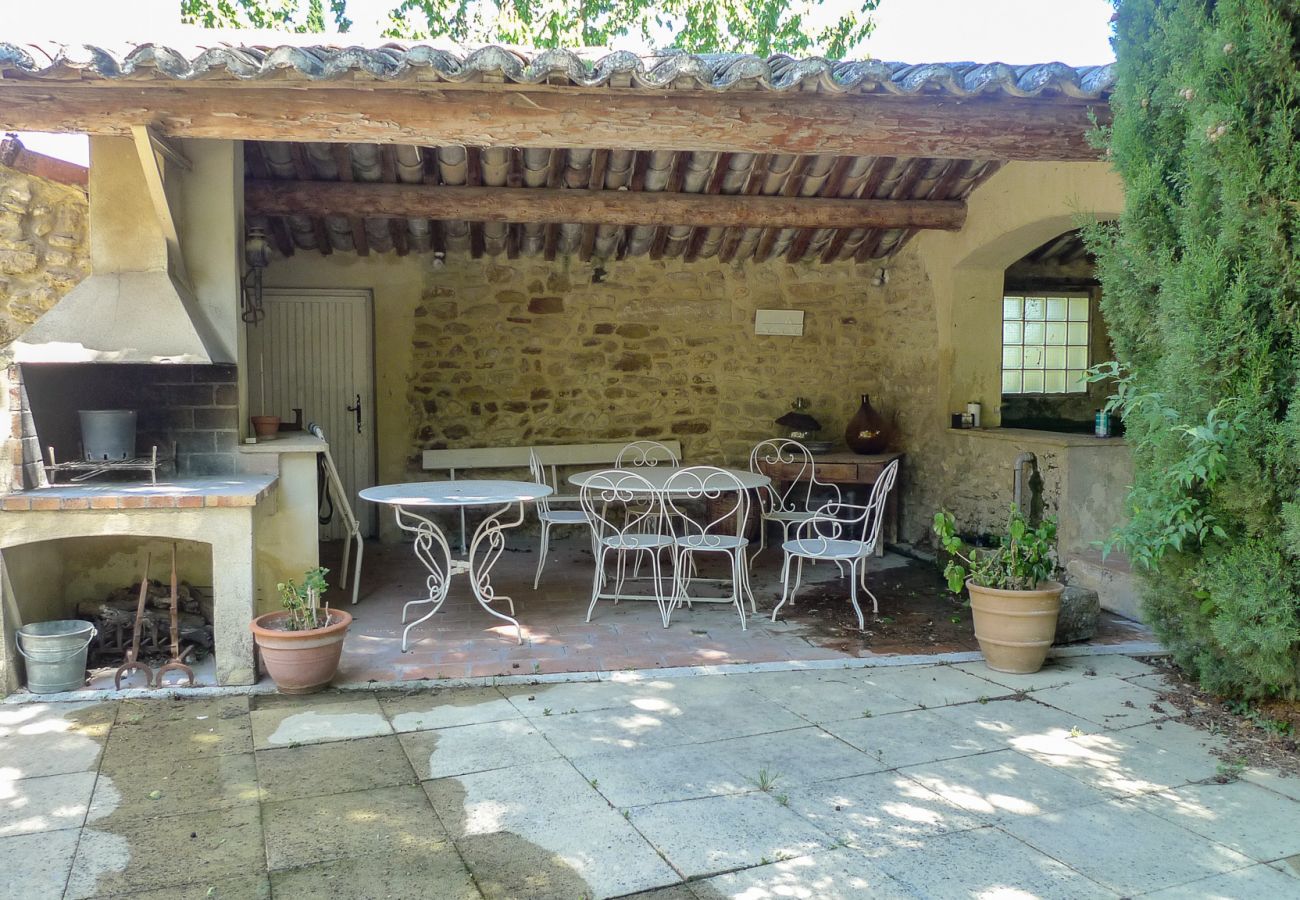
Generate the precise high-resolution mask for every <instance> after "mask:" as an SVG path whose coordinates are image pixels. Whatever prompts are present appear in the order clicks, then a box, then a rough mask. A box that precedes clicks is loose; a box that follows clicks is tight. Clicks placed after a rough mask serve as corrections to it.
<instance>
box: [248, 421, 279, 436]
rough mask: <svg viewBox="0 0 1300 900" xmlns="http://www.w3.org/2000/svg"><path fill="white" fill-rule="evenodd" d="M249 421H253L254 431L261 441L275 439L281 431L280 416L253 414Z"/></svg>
mask: <svg viewBox="0 0 1300 900" xmlns="http://www.w3.org/2000/svg"><path fill="white" fill-rule="evenodd" d="M249 421H251V422H252V423H253V433H254V434H256V435H257V439H258V440H260V441H269V440H273V439H274V438H276V437H277V436H278V435H279V433H280V417H279V416H252V417H251V418H250V420H249Z"/></svg>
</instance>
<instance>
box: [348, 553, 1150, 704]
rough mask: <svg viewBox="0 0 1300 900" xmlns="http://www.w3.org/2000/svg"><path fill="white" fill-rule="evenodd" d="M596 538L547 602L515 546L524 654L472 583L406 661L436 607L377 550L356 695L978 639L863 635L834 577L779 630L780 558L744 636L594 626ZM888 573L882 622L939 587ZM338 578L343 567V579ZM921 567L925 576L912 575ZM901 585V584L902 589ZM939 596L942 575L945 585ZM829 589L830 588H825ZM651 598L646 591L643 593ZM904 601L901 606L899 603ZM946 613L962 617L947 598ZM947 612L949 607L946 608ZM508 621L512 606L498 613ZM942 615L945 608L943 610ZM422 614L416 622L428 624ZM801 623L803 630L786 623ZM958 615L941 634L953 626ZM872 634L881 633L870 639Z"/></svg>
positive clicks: (1108, 619)
mask: <svg viewBox="0 0 1300 900" xmlns="http://www.w3.org/2000/svg"><path fill="white" fill-rule="evenodd" d="M585 544H586V538H585V537H581V536H578V537H573V538H569V539H563V538H562V539H560V540H559V541H557V542H556V543H555V545H554V548H553V558H552V559H551V560H550V561H548V563H547V567H546V575H545V577H544V579H543V582H542V585H541V588H540V590H538V591H534V590H533V587H532V579H533V569H534V566H535V565H536V556H535V555H533V539H532V538H530V537H528V536H522V537H520V538H518V539H517V543H516V544H514V545H512V546H515V547H517V549H521V550H526V551H527V552H510V553H506V554H505V555H504V556H503V557H502V558H501V560H500V562H499V563H498V565H497V567H496V569H495V570H494V571H493V584H494V586H495V587H496V589H497V590H498V591H499V592H500V593H501V594H505V595H509V596H511V597H513V598H514V601H515V613H516V617H517V618H518V619H519V621H520V623H521V625H522V628H523V635H524V643H523V644H519V643H518V642H517V640H516V637H517V635H516V632H515V629H514V626H512V625H510V624H509V623H508V622H503V621H502V620H500V619H497V618H495V617H493V616H492V615H491V614H489V613H488V612H486V611H485V610H484V609H483V608H482V607H480V606H479V604H478V603H477V602H476V601H475V600H474V598H473V596H472V595H471V594H470V592H469V588H468V585H467V582H466V580H465V579H463V578H458V579H456V580H455V581H454V582H453V584H452V589H451V593H450V595H449V596H448V598H447V600H446V602H445V603H444V604H443V606H442V608H441V609H440V610H439V611H438V612H437V613H436V614H435V615H434V616H433V617H432V618H430V619H429V620H428V621H427V622H424V623H421V624H420V625H418V626H417V627H415V628H414V629H412V630H411V634H410V640H411V644H410V650H409V652H407V653H402V652H401V650H400V642H401V634H402V629H403V627H404V626H403V625H402V624H401V622H400V617H401V609H402V605H403V604H404V603H405V602H407V601H409V600H412V599H415V598H417V597H420V596H422V592H423V589H424V588H423V582H424V575H423V569H421V567H420V566H419V564H418V563H417V562H416V560H415V558H414V556H413V554H412V553H411V549H410V546H409V545H406V544H402V545H393V546H388V545H378V544H376V545H373V546H371V547H367V548H366V557H365V567H364V570H363V573H362V588H361V597H362V599H361V602H360V603H359V604H358V605H357V606H355V607H350V609H351V611H352V612H353V614H354V616H355V622H354V624H353V627H352V632H351V636H350V637H349V640H348V642H347V643H346V644H345V645H344V658H343V663H342V666H341V678H342V680H345V681H350V682H367V681H372V680H373V681H393V680H404V679H424V678H466V677H483V676H493V675H531V674H535V673H536V674H549V673H552V672H594V671H621V670H627V669H641V668H662V667H678V666H696V665H726V664H732V663H765V662H784V661H790V660H800V661H807V660H835V659H855V658H859V657H863V656H879V655H896V654H908V655H911V654H927V653H940V652H949V651H963V650H973V649H975V648H976V644H975V641H974V635H973V634H972V633H970V631H969V627H970V625H969V617H966V619H965V621H966V624H965V625H964V626H962V627H963V628H965V629H966V630H965V631H961V630H958V631H956V632H954V631H953V629H951V628H948V629H946V630H945V631H944V632H943V633H942V635H939V636H937V637H938V639H935V638H933V637H932V638H931V639H929V640H920V641H916V642H909V641H907V640H900V639H899V638H898V637H897V636H895V635H892V634H889V633H888V629H884V630H881V631H880V633H869V634H867V635H863V634H861V633H859V632H858V631H857V629H856V623H854V622H852V621H851V619H852V610H851V609H850V608H849V607H848V605H847V603H842V602H840V601H841V600H842V597H841V596H840V594H838V593H836V591H837V590H838V588H837V586H836V585H835V584H834V582H836V581H837V575H836V573H835V572H834V570H832V569H829V568H827V567H815V568H813V569H812V571H811V572H809V570H805V576H806V578H807V584H806V586H805V588H804V590H803V591H801V593H800V595H799V602H798V605H797V607H795V608H794V609H789V608H787V609H784V610H782V617H783V618H782V619H781V620H780V621H778V622H772V620H771V618H770V616H771V610H772V607H773V605H774V604H775V602H776V599H777V596H778V591H779V587H778V577H779V570H780V556H779V554H777V553H774V552H768V553H766V554H764V555H763V556H762V557H761V558H760V560H759V561H758V564H757V565H756V567H755V569H754V572H753V576H752V578H753V582H754V593H755V597H756V599H757V601H758V607H759V608H758V613H757V614H753V613H750V612H749V610H748V609H747V610H746V613H747V615H746V624H747V626H748V627H747V629H746V630H744V631H742V630H741V629H740V621H739V617H738V616H737V615H736V612H735V610H734V608H733V607H731V606H730V605H729V604H721V603H718V604H710V603H698V602H697V603H695V604H694V605H693V607H691V608H682V609H677V610H674V612H673V616H672V622H671V625H670V627H668V628H664V627H663V625H662V622H661V620H660V618H659V609H658V607H657V606H656V605H655V604H654V603H653V602H650V601H636V600H627V601H622V602H620V603H617V604H615V603H612V602H609V601H601V602H600V603H599V604H598V605H597V607H596V610H595V612H594V614H593V616H592V621H590V622H587V621H586V614H587V604H588V603H589V602H590V596H591V594H590V591H591V565H592V563H591V556H590V553H589V552H586V551H584V550H583V549H582V548H583V547H584V546H585ZM337 551H338V546H337V545H333V546H326V547H325V548H324V551H323V556H324V559H323V562H324V564H325V565H326V566H332V564H336V563H337V559H335V558H333V556H336V555H337ZM886 560H887V562H888V567H886V568H882V569H881V570H880V571H878V572H875V573H873V576H872V578H873V590H875V592H876V594H877V595H878V596H879V598H880V604H881V609H882V611H884V610H897V609H901V608H905V607H907V608H909V609H910V608H911V607H913V606H914V605H915V603H916V602H917V601H916V599H915V597H914V596H912V595H910V594H905V593H902V592H898V591H897V585H896V582H898V581H899V579H898V578H897V577H896V576H897V573H899V572H904V571H905V572H908V573H910V577H912V578H913V580H915V579H916V578H922V579H923V578H926V577H928V576H929V571H928V570H929V569H931V568H932V567H930V566H927V565H926V564H924V563H919V562H909V561H905V560H903V559H902V558H899V557H887V558H886ZM332 567H333V566H332ZM908 567H919V568H908ZM891 575H893V576H895V577H890V576H891ZM933 577H934V579H935V583H936V586H938V585H939V581H938V578H939V576H938V574H937V572H936V573H934V574H933ZM818 583H824V584H826V587H824V588H820V587H817V584H818ZM641 587H646V585H640V586H638V588H637V589H638V590H640V589H641ZM895 592H896V593H897V595H896V593H895ZM934 596H935V599H931V600H929V601H928V602H929V603H931V604H932V605H934V604H940V603H950V602H951V601H950V600H947V599H946V597H944V595H942V594H941V592H940V591H939V590H938V589H937V588H936V591H935V595H934ZM940 598H942V599H940ZM495 608H497V609H499V610H502V611H505V610H506V608H507V607H506V604H504V603H501V602H498V603H497V604H496V607H495ZM936 609H938V607H937V606H936ZM427 610H428V608H427V607H423V608H422V607H413V608H412V613H413V616H412V618H415V617H418V616H419V615H420V614H422V613H424V612H427ZM787 612H789V616H787V615H786V613H787ZM950 612H951V610H948V611H946V612H944V613H943V615H942V617H941V619H940V621H947V620H948V619H949V615H948V613H950ZM930 614H931V613H929V612H925V613H921V612H918V611H916V610H915V609H912V611H911V612H909V613H903V614H897V615H896V616H895V617H896V618H897V619H898V620H900V621H901V620H902V619H904V618H906V617H907V616H908V615H911V616H913V617H915V616H921V617H922V618H924V617H925V616H929V615H930ZM868 627H869V629H870V628H871V627H872V626H871V623H869V625H868ZM1148 639H1150V635H1149V634H1148V633H1147V632H1146V631H1145V630H1144V629H1143V628H1142V627H1141V626H1140V625H1137V624H1135V623H1131V622H1127V621H1125V620H1122V619H1118V618H1116V617H1113V616H1109V615H1105V614H1104V615H1103V622H1102V627H1101V629H1100V631H1099V634H1098V637H1097V638H1096V641H1095V643H1099V644H1104V643H1116V642H1120V641H1131V640H1148Z"/></svg>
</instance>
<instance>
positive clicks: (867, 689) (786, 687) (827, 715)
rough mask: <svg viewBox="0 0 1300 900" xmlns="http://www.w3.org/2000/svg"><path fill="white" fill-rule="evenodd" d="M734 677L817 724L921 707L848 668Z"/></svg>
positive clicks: (751, 688)
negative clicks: (867, 714)
mask: <svg viewBox="0 0 1300 900" xmlns="http://www.w3.org/2000/svg"><path fill="white" fill-rule="evenodd" d="M730 677H733V678H737V679H739V680H740V681H741V683H742V684H744V685H745V686H746V687H748V688H749V689H750V690H753V691H757V692H758V693H760V694H763V695H764V696H765V697H767V698H769V699H770V700H772V701H773V702H775V703H778V704H780V705H781V706H783V707H785V708H786V709H788V710H789V711H790V712H792V713H794V714H795V715H797V716H801V717H802V718H804V719H806V720H808V721H809V722H813V723H816V724H822V723H825V722H840V721H843V720H845V719H857V718H861V717H862V715H863V713H865V712H870V713H871V714H872V715H877V716H879V715H884V714H886V713H895V712H903V711H904V710H908V709H916V708H917V707H916V704H914V703H910V702H908V701H906V700H904V699H902V698H901V697H896V696H894V695H893V694H891V693H889V692H888V691H886V690H883V689H882V688H880V687H879V686H878V685H877V684H876V683H875V681H874V680H873V679H872V678H870V677H869V676H866V675H864V674H862V673H859V672H855V671H852V670H846V669H837V670H832V671H829V672H771V673H766V674H759V675H736V676H730Z"/></svg>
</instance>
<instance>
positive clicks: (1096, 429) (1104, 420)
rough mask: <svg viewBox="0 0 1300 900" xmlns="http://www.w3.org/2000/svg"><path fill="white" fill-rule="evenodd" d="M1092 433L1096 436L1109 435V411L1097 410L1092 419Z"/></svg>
mask: <svg viewBox="0 0 1300 900" xmlns="http://www.w3.org/2000/svg"><path fill="white" fill-rule="evenodd" d="M1092 423H1093V424H1092V433H1093V434H1095V435H1096V436H1097V437H1103V438H1105V437H1106V438H1108V437H1110V413H1108V412H1106V410H1104V409H1099V410H1097V414H1096V415H1095V416H1093V419H1092Z"/></svg>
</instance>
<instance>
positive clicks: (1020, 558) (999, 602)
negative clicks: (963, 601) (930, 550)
mask: <svg viewBox="0 0 1300 900" xmlns="http://www.w3.org/2000/svg"><path fill="white" fill-rule="evenodd" d="M934 532H935V534H936V535H938V537H939V542H940V544H942V546H943V549H944V550H946V551H947V552H948V554H949V555H950V559H949V560H948V563H947V564H946V565H945V566H944V570H943V574H944V578H946V579H947V581H948V589H949V590H951V591H952V592H953V593H954V594H960V593H961V590H962V587H963V586H964V587H965V588H966V590H967V591H969V592H970V605H971V613H972V616H973V618H974V620H975V639H976V640H977V641H979V645H980V652H981V653H983V654H984V662H985V663H986V664H987V665H988V667H989V668H990V669H993V670H994V671H997V672H1013V673H1019V674H1029V673H1031V672H1037V671H1038V670H1039V669H1041V668H1042V667H1043V661H1044V660H1045V659H1046V658H1047V650H1048V648H1049V647H1051V646H1052V639H1053V637H1054V636H1055V634H1056V619H1057V616H1058V615H1059V614H1060V612H1061V592H1062V591H1063V590H1065V586H1064V585H1062V584H1061V583H1060V582H1058V581H1055V580H1054V576H1055V574H1056V522H1055V520H1053V519H1044V520H1043V521H1042V522H1041V523H1039V524H1038V525H1037V526H1032V525H1030V524H1029V523H1028V522H1026V521H1025V517H1024V515H1023V514H1022V513H1021V512H1020V509H1019V508H1018V507H1016V506H1014V505H1013V506H1012V507H1011V516H1010V518H1009V520H1008V522H1007V532H1006V534H1004V535H1001V536H999V538H998V543H997V546H995V547H990V548H987V549H981V548H974V547H968V546H967V545H966V544H965V542H963V541H962V539H961V538H959V537H957V533H956V527H955V524H954V521H953V517H952V514H951V513H949V512H947V511H946V510H945V511H943V512H938V513H935V516H934Z"/></svg>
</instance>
